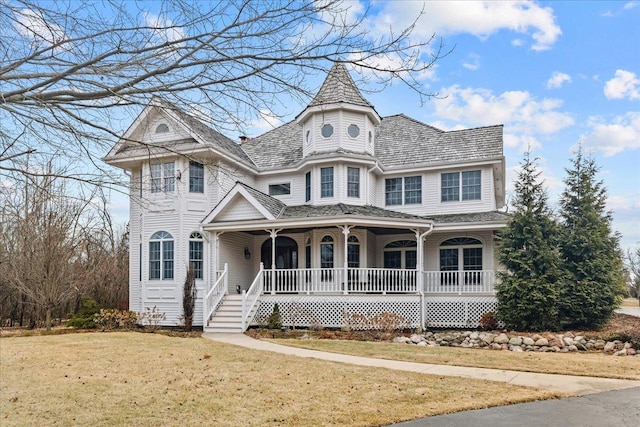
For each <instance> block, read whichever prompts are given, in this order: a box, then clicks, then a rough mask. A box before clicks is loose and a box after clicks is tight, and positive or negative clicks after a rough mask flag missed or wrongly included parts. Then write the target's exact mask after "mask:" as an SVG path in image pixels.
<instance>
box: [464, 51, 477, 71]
mask: <svg viewBox="0 0 640 427" xmlns="http://www.w3.org/2000/svg"><path fill="white" fill-rule="evenodd" d="M462 66H463V67H464V68H466V69H468V70H473V71H475V70H477V69H478V68H480V55H477V54H475V53H470V54H469V55H467V59H466V60H465V61H463V62H462Z"/></svg>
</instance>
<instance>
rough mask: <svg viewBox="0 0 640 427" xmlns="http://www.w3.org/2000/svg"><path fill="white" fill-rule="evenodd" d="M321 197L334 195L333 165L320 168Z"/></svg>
mask: <svg viewBox="0 0 640 427" xmlns="http://www.w3.org/2000/svg"><path fill="white" fill-rule="evenodd" d="M320 197H333V167H329V168H320Z"/></svg>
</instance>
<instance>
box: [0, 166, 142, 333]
mask: <svg viewBox="0 0 640 427" xmlns="http://www.w3.org/2000/svg"><path fill="white" fill-rule="evenodd" d="M34 170H39V171H40V173H39V174H40V175H41V176H38V177H32V176H28V175H27V176H23V178H24V179H23V180H15V182H16V184H15V185H13V186H10V187H0V220H1V221H0V285H1V286H0V318H1V319H3V320H4V321H6V320H7V319H9V324H11V325H13V324H15V323H18V324H19V325H21V326H22V325H25V324H27V325H35V324H37V323H38V322H39V321H41V320H42V319H43V318H44V322H45V324H46V326H47V327H50V326H51V321H52V317H64V316H66V315H67V314H68V313H70V312H75V311H76V310H77V309H78V308H79V304H80V303H81V301H82V299H83V298H86V297H88V298H91V299H94V300H96V301H97V302H98V303H100V304H101V306H103V307H108V308H112V307H113V308H116V307H117V308H122V307H124V308H126V307H127V306H128V304H127V302H128V301H127V300H128V279H129V251H128V233H127V231H126V229H119V228H118V227H116V226H114V225H113V222H112V221H111V217H110V216H109V214H108V211H107V209H106V198H105V197H104V195H102V194H100V193H99V191H98V190H99V189H97V188H96V189H94V192H93V193H92V194H82V193H79V192H78V188H74V189H73V190H74V191H70V189H69V188H68V187H70V185H69V183H68V182H65V181H64V180H63V179H62V178H60V176H64V171H56V170H55V169H54V168H53V167H52V166H51V164H49V165H46V166H45V167H35V168H34ZM74 194H75V195H74Z"/></svg>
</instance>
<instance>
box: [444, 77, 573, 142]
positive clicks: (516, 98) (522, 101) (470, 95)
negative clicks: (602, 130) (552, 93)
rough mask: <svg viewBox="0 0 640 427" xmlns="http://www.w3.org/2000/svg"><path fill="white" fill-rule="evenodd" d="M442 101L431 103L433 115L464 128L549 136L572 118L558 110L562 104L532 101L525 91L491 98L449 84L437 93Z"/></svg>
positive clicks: (490, 94) (479, 91)
mask: <svg viewBox="0 0 640 427" xmlns="http://www.w3.org/2000/svg"><path fill="white" fill-rule="evenodd" d="M438 93H440V94H441V95H443V96H446V98H444V99H436V100H434V101H433V105H434V106H435V116H437V117H440V118H444V119H448V120H452V121H455V122H459V123H464V125H465V126H485V125H492V124H496V123H504V124H506V126H507V128H506V131H507V132H508V133H521V134H525V135H529V136H527V138H530V137H531V136H530V135H534V134H539V133H541V134H551V133H555V132H557V131H559V130H560V129H563V128H565V127H567V126H570V125H572V124H573V123H574V120H573V118H572V117H571V116H570V115H569V114H567V113H564V112H561V111H558V109H559V108H560V107H561V106H562V101H561V100H558V99H547V98H545V99H542V100H541V101H539V100H537V99H535V98H534V97H533V96H532V95H531V94H530V93H529V92H526V91H507V92H503V93H501V94H499V95H495V94H494V93H493V92H492V91H490V90H488V89H482V88H462V87H460V86H459V85H453V86H450V87H447V88H442V89H441V90H439V91H438Z"/></svg>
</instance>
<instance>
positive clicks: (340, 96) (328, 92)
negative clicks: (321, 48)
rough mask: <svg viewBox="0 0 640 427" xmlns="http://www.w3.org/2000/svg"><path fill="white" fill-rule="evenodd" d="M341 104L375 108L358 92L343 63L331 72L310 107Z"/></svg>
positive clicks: (338, 64) (337, 64)
mask: <svg viewBox="0 0 640 427" xmlns="http://www.w3.org/2000/svg"><path fill="white" fill-rule="evenodd" d="M341 102H344V103H348V104H352V105H359V106H362V107H370V108H373V105H372V104H371V103H370V102H369V101H367V100H366V99H364V97H363V96H362V94H361V93H360V91H359V90H358V87H357V86H356V84H355V82H354V81H353V79H352V78H351V76H350V75H349V72H348V71H347V68H346V67H345V66H344V65H343V64H341V63H336V64H334V66H333V67H332V68H331V70H330V71H329V74H328V75H327V78H326V79H325V81H324V83H322V87H320V90H319V91H318V93H317V94H316V96H315V97H314V98H313V100H312V101H311V103H309V107H315V106H318V105H324V104H336V103H341Z"/></svg>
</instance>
